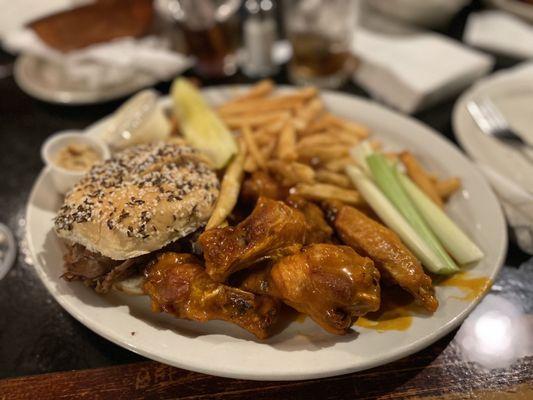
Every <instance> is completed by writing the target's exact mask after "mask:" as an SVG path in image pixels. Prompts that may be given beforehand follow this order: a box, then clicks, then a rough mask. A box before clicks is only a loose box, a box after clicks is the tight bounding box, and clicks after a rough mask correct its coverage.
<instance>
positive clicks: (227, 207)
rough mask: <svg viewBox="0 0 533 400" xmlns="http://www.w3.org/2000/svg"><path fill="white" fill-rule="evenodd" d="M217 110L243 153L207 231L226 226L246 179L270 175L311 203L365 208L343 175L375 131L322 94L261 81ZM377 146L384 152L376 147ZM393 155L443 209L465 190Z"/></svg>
mask: <svg viewBox="0 0 533 400" xmlns="http://www.w3.org/2000/svg"><path fill="white" fill-rule="evenodd" d="M216 111H217V113H218V115H219V117H220V118H221V119H222V120H223V121H224V122H225V124H226V125H227V126H228V127H229V128H230V129H231V130H232V131H234V132H236V133H238V135H239V140H241V146H240V147H241V153H240V154H239V156H238V157H236V158H235V159H234V160H233V161H232V163H231V164H230V165H229V166H228V168H227V171H226V174H225V176H224V178H223V181H222V186H221V193H220V198H219V201H218V203H217V205H216V207H215V212H214V216H213V217H212V218H211V220H210V221H209V224H208V228H210V227H215V226H218V225H219V224H221V223H223V221H224V219H225V217H227V215H229V213H230V212H231V209H232V208H233V207H234V206H235V204H236V202H237V197H238V189H236V188H235V185H236V183H237V181H238V179H241V178H242V176H243V172H247V173H253V172H254V171H257V170H263V171H265V172H268V173H269V174H270V175H272V176H273V177H274V178H275V179H276V180H277V181H278V182H280V184H282V185H283V186H285V187H289V188H291V192H293V193H296V194H299V195H301V196H303V197H305V198H308V199H311V200H315V201H321V200H337V201H341V202H343V203H345V204H349V205H355V206H357V205H362V204H363V203H364V200H363V198H362V197H361V196H360V194H359V193H358V192H357V190H356V189H355V188H354V186H353V184H352V182H351V181H350V179H349V178H348V176H347V175H346V174H345V172H344V170H345V166H346V165H348V164H353V163H354V162H355V161H354V159H353V158H351V157H350V155H349V150H350V148H352V147H354V146H355V145H357V144H358V143H359V142H361V141H362V140H365V139H367V138H368V137H369V134H370V130H369V129H368V127H366V126H364V125H362V124H359V123H356V122H354V121H349V120H346V119H343V118H340V117H338V116H335V115H333V114H332V113H330V112H329V111H328V110H327V109H326V107H325V105H324V103H323V101H322V100H321V98H320V96H319V92H318V90H317V89H316V88H313V87H306V88H302V89H299V90H296V91H293V92H290V93H289V94H276V87H275V85H274V84H273V83H272V82H271V81H269V80H263V81H260V82H259V83H257V84H256V85H254V86H252V88H251V89H249V90H248V91H247V92H246V93H244V94H240V95H238V96H236V97H235V98H234V99H232V100H230V101H228V102H226V103H224V104H223V105H221V106H219V107H218V108H217V109H216ZM371 143H372V145H373V146H375V147H376V148H377V147H380V143H379V142H378V141H371ZM389 155H390V156H391V157H394V158H400V159H401V161H402V162H403V163H404V164H405V166H406V169H407V173H408V175H409V176H410V177H411V179H413V181H414V182H415V183H416V184H417V185H418V186H419V187H420V188H421V189H422V190H423V191H424V192H426V193H427V194H428V196H430V198H431V199H433V201H435V202H436V203H437V204H439V205H440V206H442V205H443V203H444V201H445V200H446V199H447V198H448V197H449V196H450V195H451V194H452V193H453V192H455V191H456V190H457V189H458V188H459V187H460V181H459V180H458V179H457V178H451V179H444V180H440V179H438V178H437V177H436V176H434V175H432V174H430V173H428V172H427V171H426V170H425V169H424V168H422V166H421V165H420V163H419V162H418V161H417V160H416V158H415V157H414V156H413V155H412V154H411V153H408V152H403V153H401V154H397V153H389Z"/></svg>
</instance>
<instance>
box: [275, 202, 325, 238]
mask: <svg viewBox="0 0 533 400" xmlns="http://www.w3.org/2000/svg"><path fill="white" fill-rule="evenodd" d="M285 202H286V203H287V204H288V205H289V206H291V207H292V208H295V209H296V210H299V211H301V212H302V214H303V215H304V216H305V222H306V223H307V234H306V237H305V244H311V243H329V242H331V237H332V235H333V229H332V228H331V226H329V224H328V223H327V222H326V219H325V217H324V213H323V212H322V210H321V209H320V207H318V206H317V205H316V204H314V203H311V202H310V201H308V200H306V199H304V198H303V197H300V196H296V195H290V196H289V197H287V199H286V201H285Z"/></svg>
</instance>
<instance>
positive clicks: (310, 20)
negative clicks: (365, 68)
mask: <svg viewBox="0 0 533 400" xmlns="http://www.w3.org/2000/svg"><path fill="white" fill-rule="evenodd" d="M283 4H284V8H283V11H284V15H283V16H284V25H285V32H286V35H287V37H288V39H289V41H290V42H291V44H292V48H293V57H292V60H291V61H290V64H289V77H290V79H291V81H292V82H293V83H295V84H298V85H315V86H318V87H322V88H334V87H338V86H340V85H341V84H342V83H343V82H344V81H345V80H346V78H347V76H348V73H349V70H350V68H351V66H352V65H351V64H352V61H353V60H352V57H351V43H352V40H353V34H354V29H355V24H356V14H357V9H356V8H357V3H356V1H355V0H288V1H287V0H285V1H284V2H283Z"/></svg>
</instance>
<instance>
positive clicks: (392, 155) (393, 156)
mask: <svg viewBox="0 0 533 400" xmlns="http://www.w3.org/2000/svg"><path fill="white" fill-rule="evenodd" d="M383 155H384V156H385V157H387V158H388V159H389V160H391V161H398V158H399V157H400V154H399V153H396V152H394V151H388V152H385V153H383ZM430 178H431V180H432V181H433V177H432V176H430Z"/></svg>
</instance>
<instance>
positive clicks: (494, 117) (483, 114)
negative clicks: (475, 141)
mask: <svg viewBox="0 0 533 400" xmlns="http://www.w3.org/2000/svg"><path fill="white" fill-rule="evenodd" d="M466 108H467V109H468V112H469V113H470V115H471V116H472V118H473V119H474V121H475V122H476V124H477V126H479V129H481V131H482V132H483V133H484V134H485V135H488V136H492V137H494V138H496V139H499V140H501V141H503V142H506V143H508V144H512V145H516V146H520V147H522V146H523V147H525V148H532V147H533V146H532V145H530V144H529V143H527V142H526V141H525V140H524V139H522V138H521V137H520V136H518V134H517V133H516V132H515V131H514V130H513V128H511V126H510V125H509V122H507V120H506V119H505V117H504V116H503V115H502V113H501V112H500V110H498V108H497V107H496V105H495V104H494V103H493V101H492V100H491V99H489V98H488V97H484V98H482V99H481V100H478V101H473V100H471V101H469V102H468V103H467V104H466Z"/></svg>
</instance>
